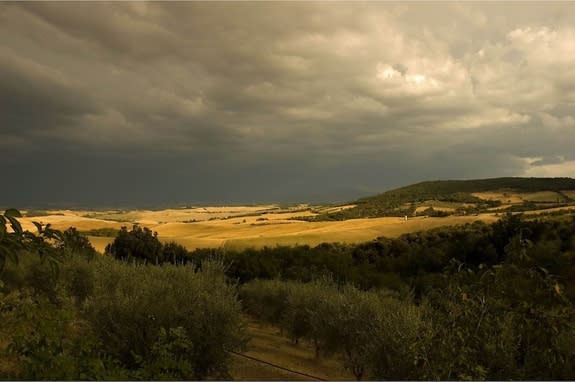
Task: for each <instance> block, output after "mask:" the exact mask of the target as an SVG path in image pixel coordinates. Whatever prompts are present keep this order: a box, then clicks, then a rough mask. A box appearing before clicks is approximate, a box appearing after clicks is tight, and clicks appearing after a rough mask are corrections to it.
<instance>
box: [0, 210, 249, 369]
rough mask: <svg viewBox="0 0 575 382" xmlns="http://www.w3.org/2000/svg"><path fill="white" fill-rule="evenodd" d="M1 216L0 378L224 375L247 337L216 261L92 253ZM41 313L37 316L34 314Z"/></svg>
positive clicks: (84, 245)
mask: <svg viewBox="0 0 575 382" xmlns="http://www.w3.org/2000/svg"><path fill="white" fill-rule="evenodd" d="M18 215H19V214H18V212H17V211H15V210H10V211H7V212H6V213H5V214H4V215H2V216H1V217H0V223H6V222H9V223H10V224H11V226H12V231H13V232H8V229H6V228H7V227H6V225H5V224H0V227H1V228H0V248H1V249H2V250H1V251H0V254H2V255H5V260H7V262H5V266H4V267H3V270H2V275H1V277H2V278H1V280H2V290H1V295H0V317H1V318H2V322H3V325H2V329H0V336H1V337H0V338H1V340H2V341H1V342H2V343H3V344H4V345H5V347H4V349H3V350H2V354H1V356H2V358H1V359H2V363H1V364H0V377H1V378H3V379H6V378H9V379H32V380H33V379H144V380H149V379H161V380H165V379H188V380H190V379H205V378H209V377H212V378H226V377H228V374H227V370H228V366H229V362H230V354H229V350H241V349H242V347H243V346H244V344H245V339H246V338H245V333H244V329H243V326H244V323H243V321H242V316H241V305H240V303H239V301H238V299H237V292H236V287H235V286H234V285H233V284H232V283H229V282H228V281H227V279H226V277H225V275H224V267H223V265H222V264H221V263H219V262H214V261H204V262H203V263H202V267H201V269H197V268H196V267H194V266H193V265H189V266H174V265H168V264H166V265H164V266H162V267H155V266H147V265H144V264H136V263H132V264H129V263H126V262H119V261H115V260H113V259H111V258H109V257H101V256H97V255H96V252H95V251H94V249H93V248H91V246H90V245H89V242H88V241H87V239H86V238H85V237H83V236H81V235H80V234H79V233H78V232H77V231H75V230H74V229H70V230H68V231H65V232H63V233H62V232H58V231H52V230H51V229H50V228H49V227H48V228H46V227H42V226H40V225H38V229H39V232H38V234H36V235H33V234H31V233H27V232H22V230H21V228H20V227H19V224H18V221H17V219H16V218H17V217H18ZM40 317H41V319H38V318H40Z"/></svg>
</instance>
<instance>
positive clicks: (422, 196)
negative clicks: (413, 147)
mask: <svg viewBox="0 0 575 382" xmlns="http://www.w3.org/2000/svg"><path fill="white" fill-rule="evenodd" d="M565 190H575V179H572V178H511V177H509V178H492V179H475V180H437V181H427V182H421V183H417V184H413V185H409V186H405V187H401V188H397V189H394V190H390V191H386V192H384V193H382V194H379V195H375V196H370V197H365V198H361V199H358V200H356V201H354V202H350V203H349V204H354V205H355V207H353V208H349V209H345V210H341V211H337V212H333V213H324V214H320V215H318V216H314V217H309V218H303V219H305V220H310V221H322V220H345V219H355V218H365V217H380V216H404V215H408V216H413V214H414V213H415V211H416V208H417V207H418V205H420V204H421V203H423V202H426V201H436V202H447V203H452V206H453V207H455V208H454V211H453V212H452V213H455V214H466V213H479V212H483V211H486V210H488V209H494V208H496V207H499V206H500V205H501V204H502V203H501V201H499V200H492V199H484V198H480V197H478V196H475V195H472V194H473V193H482V192H489V191H501V192H507V193H518V194H528V193H535V192H542V191H552V192H555V193H556V194H557V195H556V196H555V197H554V198H553V200H551V201H545V202H544V203H543V204H545V205H540V204H541V203H534V202H530V201H524V202H523V203H522V204H521V205H515V206H508V207H507V209H502V211H503V212H506V211H514V212H516V211H526V210H533V209H540V208H549V207H557V206H564V205H568V204H571V203H573V202H575V201H574V200H573V199H572V198H571V197H570V196H568V195H566V194H564V193H562V191H565ZM427 214H428V215H429V216H446V215H448V214H449V213H445V212H444V211H437V210H433V208H431V210H429V211H427Z"/></svg>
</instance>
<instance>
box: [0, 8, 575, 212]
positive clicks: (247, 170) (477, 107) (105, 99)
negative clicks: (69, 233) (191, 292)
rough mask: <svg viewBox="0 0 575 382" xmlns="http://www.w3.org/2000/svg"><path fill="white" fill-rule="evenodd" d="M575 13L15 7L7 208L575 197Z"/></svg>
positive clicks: (0, 82) (3, 40) (8, 31)
mask: <svg viewBox="0 0 575 382" xmlns="http://www.w3.org/2000/svg"><path fill="white" fill-rule="evenodd" d="M573 147H575V2H558V3H551V2H541V3H537V2H509V3H501V2H487V3H473V2H440V3H439V2H438V3H434V2H424V3H416V2H400V3H392V2H317V3H316V2H254V3H252V2H210V3H207V2H205V3H204V2H177V3H171V2H149V3H146V2H61V3H59V2H38V3H36V2H0V153H1V154H0V155H1V158H2V163H3V165H2V167H1V169H2V170H1V175H2V187H0V205H10V206H16V207H20V208H22V207H24V206H31V205H34V206H91V207H104V206H117V207H118V206H126V207H128V206H157V205H182V204H201V203H204V204H223V203H268V202H340V201H347V200H354V199H356V198H358V197H362V196H368V195H373V194H377V193H380V192H383V191H385V190H388V189H391V188H395V187H399V186H404V185H407V184H411V183H415V182H420V181H424V180H437V179H473V178H487V177H499V176H568V177H575V150H574V149H573Z"/></svg>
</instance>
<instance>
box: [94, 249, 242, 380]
mask: <svg viewBox="0 0 575 382" xmlns="http://www.w3.org/2000/svg"><path fill="white" fill-rule="evenodd" d="M95 266H96V273H95V274H96V283H95V290H94V296H93V297H91V298H89V299H88V301H87V310H88V317H89V320H90V321H91V323H92V324H93V326H94V328H95V331H96V333H97V334H98V336H99V337H100V339H101V341H102V343H103V344H104V345H105V350H106V352H108V353H109V354H112V355H113V356H114V357H117V358H119V359H120V360H121V361H122V362H123V363H124V364H125V365H126V366H127V367H130V368H132V369H137V368H138V367H141V366H142V365H144V364H149V362H152V360H154V359H155V357H156V358H157V356H155V355H154V354H153V349H154V345H155V344H156V343H157V342H158V341H159V338H160V332H161V328H164V329H166V330H169V329H170V328H178V327H181V328H183V330H184V331H185V335H186V336H187V338H189V340H190V346H191V347H190V349H188V350H187V354H188V355H189V358H188V360H189V362H190V365H191V367H192V369H193V373H194V375H193V379H203V378H205V377H208V376H216V377H218V376H225V375H226V373H227V367H228V363H229V357H230V356H229V353H228V350H238V349H240V348H241V347H242V346H243V344H244V343H245V337H244V334H243V333H244V330H243V322H242V319H241V306H240V303H239V301H238V299H237V295H236V289H235V286H234V285H231V284H229V283H227V281H226V278H225V274H224V267H223V266H222V264H220V263H214V262H205V263H204V264H202V270H201V271H198V272H196V271H195V268H194V267H192V266H179V267H178V266H173V265H163V266H149V265H148V266H146V265H143V264H126V263H123V262H116V261H113V260H112V259H109V258H103V259H101V261H98V262H96V264H95Z"/></svg>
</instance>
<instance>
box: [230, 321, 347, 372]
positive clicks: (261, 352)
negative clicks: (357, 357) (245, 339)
mask: <svg viewBox="0 0 575 382" xmlns="http://www.w3.org/2000/svg"><path fill="white" fill-rule="evenodd" d="M247 329H248V333H249V335H250V336H251V338H252V339H251V341H250V342H249V343H248V346H247V351H245V352H244V353H242V354H243V355H245V356H248V357H249V358H246V357H242V356H238V355H233V364H232V367H231V371H230V374H231V375H232V377H233V378H234V379H235V380H273V381H275V380H290V381H313V380H322V379H324V380H331V381H333V380H338V381H341V380H348V381H349V380H354V379H355V378H354V377H353V374H351V373H349V372H348V371H346V370H345V369H344V368H343V366H342V362H341V361H340V360H338V359H337V358H335V357H330V358H327V357H320V358H319V359H316V358H315V353H314V349H313V347H312V346H311V344H308V343H306V342H300V343H299V344H297V345H295V344H293V343H292V342H291V341H290V340H289V339H288V338H287V337H285V336H283V335H282V334H281V333H280V330H279V329H278V328H276V327H273V326H271V325H268V324H265V323H260V322H256V321H250V322H249V324H248V328H247ZM262 361H264V362H262ZM278 366H279V367H278ZM286 369H287V370H286ZM288 370H291V371H288ZM293 371H295V372H297V373H294V372H293ZM304 374H306V375H304Z"/></svg>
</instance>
